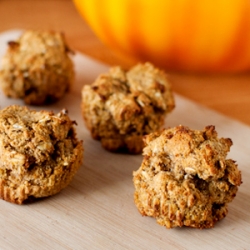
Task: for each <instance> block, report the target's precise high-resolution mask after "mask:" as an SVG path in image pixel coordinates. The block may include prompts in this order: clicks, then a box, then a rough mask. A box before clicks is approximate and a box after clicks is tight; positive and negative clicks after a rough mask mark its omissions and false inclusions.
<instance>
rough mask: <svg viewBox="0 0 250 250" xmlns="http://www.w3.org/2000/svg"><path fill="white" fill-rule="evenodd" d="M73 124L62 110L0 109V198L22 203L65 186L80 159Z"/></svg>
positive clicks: (79, 143)
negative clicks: (54, 111)
mask: <svg viewBox="0 0 250 250" xmlns="http://www.w3.org/2000/svg"><path fill="white" fill-rule="evenodd" d="M74 125H75V122H74V121H71V120H70V118H69V117H68V115H67V111H66V110H62V111H61V112H60V113H58V114H54V113H53V112H48V111H35V110H30V109H28V108H27V107H21V106H15V105H13V106H9V107H7V108H5V109H2V110H0V197H1V198H2V199H4V200H6V201H9V202H13V203H16V204H22V203H24V202H27V201H31V200H33V199H34V198H41V197H46V196H51V195H54V194H56V193H58V192H60V191H61V190H62V189H63V188H65V187H66V186H67V185H68V184H69V183H70V181H71V180H72V178H73V176H74V175H75V173H76V172H77V170H78V168H79V167H80V166H81V164H82V160H83V145H82V141H79V140H78V139H77V138H76V132H75V128H74Z"/></svg>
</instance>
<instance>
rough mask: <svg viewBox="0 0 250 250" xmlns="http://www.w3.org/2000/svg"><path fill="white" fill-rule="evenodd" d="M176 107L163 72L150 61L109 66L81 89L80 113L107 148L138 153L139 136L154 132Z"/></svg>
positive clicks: (93, 135)
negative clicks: (122, 65)
mask: <svg viewBox="0 0 250 250" xmlns="http://www.w3.org/2000/svg"><path fill="white" fill-rule="evenodd" d="M174 106H175V103H174V96H173V93H172V89H171V85H170V83H169V80H168V77H167V75H166V73H165V72H164V71H162V70H160V69H158V68H155V67H154V66H153V65H152V64H150V63H145V64H138V65H136V66H134V67H132V68H131V69H130V70H124V69H122V68H121V67H119V66H117V67H112V68H111V69H110V70H109V72H108V73H106V74H102V75H100V76H99V77H98V78H97V79H96V80H95V81H94V82H93V83H92V84H91V85H85V86H84V87H83V89H82V104H81V108H82V115H83V118H84V120H85V123H86V126H87V127H88V129H89V130H90V132H91V135H92V137H93V138H94V139H96V140H100V141H101V144H102V146H103V147H104V148H105V149H106V150H109V151H113V152H117V151H124V152H127V153H131V154H138V153H141V151H142V148H143V140H142V137H143V136H144V135H146V134H148V133H151V132H154V131H157V130H158V129H160V128H161V127H162V125H163V124H164V120H165V117H166V115H167V114H168V113H169V112H170V111H172V110H173V108H174Z"/></svg>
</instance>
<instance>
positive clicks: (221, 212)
mask: <svg viewBox="0 0 250 250" xmlns="http://www.w3.org/2000/svg"><path fill="white" fill-rule="evenodd" d="M145 145H146V146H145V148H144V149H143V155H144V159H143V161H142V164H141V166H140V168H139V169H138V170H137V171H135V172H134V173H133V182H134V186H135V193H134V201H135V204H136V206H137V208H138V210H139V212H140V213H141V214H142V215H145V216H152V217H154V218H156V221H157V222H158V223H159V224H160V225H163V226H165V227H167V228H173V227H182V226H187V227H194V228H200V229H202V228H211V227H213V226H214V224H215V223H216V222H217V221H219V220H221V219H222V218H224V217H225V216H226V215H227V212H228V210H227V206H228V203H229V202H231V201H232V200H233V198H234V197H235V195H236V193H237V190H238V186H239V185H240V184H241V172H240V171H239V170H238V168H237V165H236V164H235V161H233V160H231V159H227V158H226V157H227V153H228V152H229V150H230V147H231V145H232V141H231V139H228V138H227V139H225V138H218V135H217V132H216V131H215V127H214V126H207V127H206V128H205V129H204V130H203V131H199V130H191V129H189V128H188V127H184V126H178V127H175V128H170V129H165V130H163V131H162V132H156V133H152V134H150V135H147V136H145Z"/></svg>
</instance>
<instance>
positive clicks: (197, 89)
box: [0, 0, 250, 125]
mask: <svg viewBox="0 0 250 250" xmlns="http://www.w3.org/2000/svg"><path fill="white" fill-rule="evenodd" d="M15 28H22V29H54V30H60V31H63V32H64V33H65V34H66V37H67V40H68V43H69V44H70V46H71V47H72V48H73V49H75V50H77V51H80V52H82V53H84V54H86V55H90V56H91V57H93V58H96V59H98V60H100V61H102V62H105V63H107V64H109V65H116V64H120V65H122V66H124V67H129V66H130V65H131V62H128V61H126V60H124V58H122V57H121V56H118V55H115V54H114V53H113V52H112V51H111V50H110V49H108V48H107V47H106V46H105V45H103V44H102V43H101V42H100V41H99V40H98V39H97V38H96V36H95V35H94V34H93V32H92V31H91V30H90V28H89V27H88V26H87V24H86V23H85V21H84V20H83V19H82V18H81V17H80V15H79V14H78V13H77V11H76V9H75V7H74V5H73V2H72V1H71V0H42V1H34V0H0V32H2V31H4V30H8V29H15ZM170 77H171V79H172V82H173V88H174V90H175V92H176V93H178V94H181V95H183V96H185V97H187V98H189V99H191V100H194V101H196V102H198V103H200V104H203V105H205V106H207V107H209V108H212V109H214V110H216V111H219V112H221V113H223V114H225V115H227V116H229V117H232V118H234V119H237V120H240V121H242V122H244V123H246V124H248V125H250V115H249V114H250V74H249V73H245V74H238V75H220V76H218V75H198V74H190V75H187V74H181V73H174V74H173V73H170Z"/></svg>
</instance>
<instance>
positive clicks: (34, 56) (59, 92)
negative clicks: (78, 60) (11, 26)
mask: <svg viewBox="0 0 250 250" xmlns="http://www.w3.org/2000/svg"><path fill="white" fill-rule="evenodd" d="M69 51H70V50H69V49H68V47H67V45H66V42H65V39H64V36H63V35H62V33H59V32H52V31H26V32H24V33H23V34H22V35H21V36H20V38H19V39H18V40H17V41H11V42H9V43H8V50H7V52H6V54H5V56H4V57H3V60H2V67H1V71H0V86H1V88H2V89H3V92H4V93H5V95H6V96H8V97H12V98H20V99H23V100H24V102H25V103H26V104H33V105H41V104H47V103H51V102H54V101H57V100H59V99H60V98H61V97H62V96H63V95H64V94H65V93H66V92H67V91H68V90H69V89H70V87H71V85H72V84H73V81H74V68H73V63H72V60H71V59H70V57H69V55H68V54H69Z"/></svg>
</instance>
